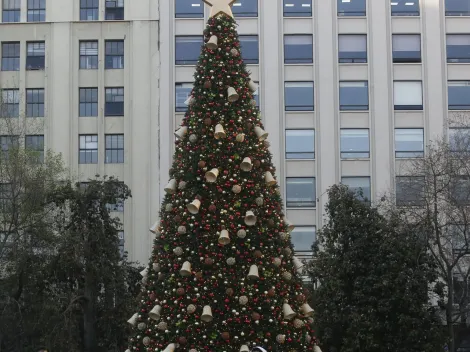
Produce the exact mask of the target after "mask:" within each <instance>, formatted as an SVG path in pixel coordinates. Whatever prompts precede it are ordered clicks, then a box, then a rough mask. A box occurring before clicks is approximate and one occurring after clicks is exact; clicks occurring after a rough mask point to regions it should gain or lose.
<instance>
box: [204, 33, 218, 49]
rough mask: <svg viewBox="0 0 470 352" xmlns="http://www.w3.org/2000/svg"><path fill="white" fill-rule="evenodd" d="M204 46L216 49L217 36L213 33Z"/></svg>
mask: <svg viewBox="0 0 470 352" xmlns="http://www.w3.org/2000/svg"><path fill="white" fill-rule="evenodd" d="M206 48H207V49H209V50H215V49H217V36H215V35H213V36H211V37H210V39H209V41H208V42H207V43H206Z"/></svg>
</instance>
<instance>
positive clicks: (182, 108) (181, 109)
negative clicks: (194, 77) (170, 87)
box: [175, 82, 194, 112]
mask: <svg viewBox="0 0 470 352" xmlns="http://www.w3.org/2000/svg"><path fill="white" fill-rule="evenodd" d="M184 85H188V86H189V85H191V88H190V90H189V94H188V95H187V96H186V98H185V99H184V101H183V102H182V104H181V105H180V104H179V101H178V88H181V89H185V88H187V89H189V87H184ZM193 88H194V82H176V83H175V112H185V111H186V110H188V107H187V106H186V105H185V104H184V102H185V101H186V100H187V99H188V98H189V96H190V95H191V92H192V90H193Z"/></svg>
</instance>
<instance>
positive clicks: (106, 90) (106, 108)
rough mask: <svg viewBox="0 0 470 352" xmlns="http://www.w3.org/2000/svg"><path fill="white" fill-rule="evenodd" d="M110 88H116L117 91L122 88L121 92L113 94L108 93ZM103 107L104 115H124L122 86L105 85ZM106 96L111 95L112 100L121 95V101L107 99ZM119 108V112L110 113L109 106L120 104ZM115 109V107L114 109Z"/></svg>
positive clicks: (112, 89)
mask: <svg viewBox="0 0 470 352" xmlns="http://www.w3.org/2000/svg"><path fill="white" fill-rule="evenodd" d="M109 90H111V91H114V90H118V93H120V91H121V90H122V94H113V93H112V92H111V93H109V94H108V91H109ZM104 95H105V108H104V116H124V114H125V110H124V108H125V106H124V103H125V91H124V87H105V94H104ZM108 96H112V97H113V100H114V99H116V97H120V96H122V101H108ZM110 104H113V105H110ZM121 105H122V107H120V108H119V110H120V111H119V112H118V113H111V111H110V110H112V109H111V106H113V107H116V106H121ZM116 110H117V109H116Z"/></svg>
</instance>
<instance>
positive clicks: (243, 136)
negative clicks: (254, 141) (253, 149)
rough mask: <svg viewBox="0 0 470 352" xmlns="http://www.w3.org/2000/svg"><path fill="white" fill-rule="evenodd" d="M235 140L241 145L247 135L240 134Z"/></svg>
mask: <svg viewBox="0 0 470 352" xmlns="http://www.w3.org/2000/svg"><path fill="white" fill-rule="evenodd" d="M235 139H236V140H237V142H238V143H241V142H243V141H244V140H245V134H244V133H239V134H237V136H236V137H235Z"/></svg>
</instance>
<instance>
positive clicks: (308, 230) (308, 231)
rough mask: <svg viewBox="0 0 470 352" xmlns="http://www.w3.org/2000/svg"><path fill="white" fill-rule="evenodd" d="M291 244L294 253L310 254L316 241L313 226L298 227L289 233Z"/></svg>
mask: <svg viewBox="0 0 470 352" xmlns="http://www.w3.org/2000/svg"><path fill="white" fill-rule="evenodd" d="M291 238H292V244H293V245H294V250H295V251H296V252H310V253H311V252H312V245H313V243H314V242H315V241H316V239H317V238H316V228H315V226H298V227H296V228H295V229H294V230H293V231H292V232H291Z"/></svg>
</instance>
